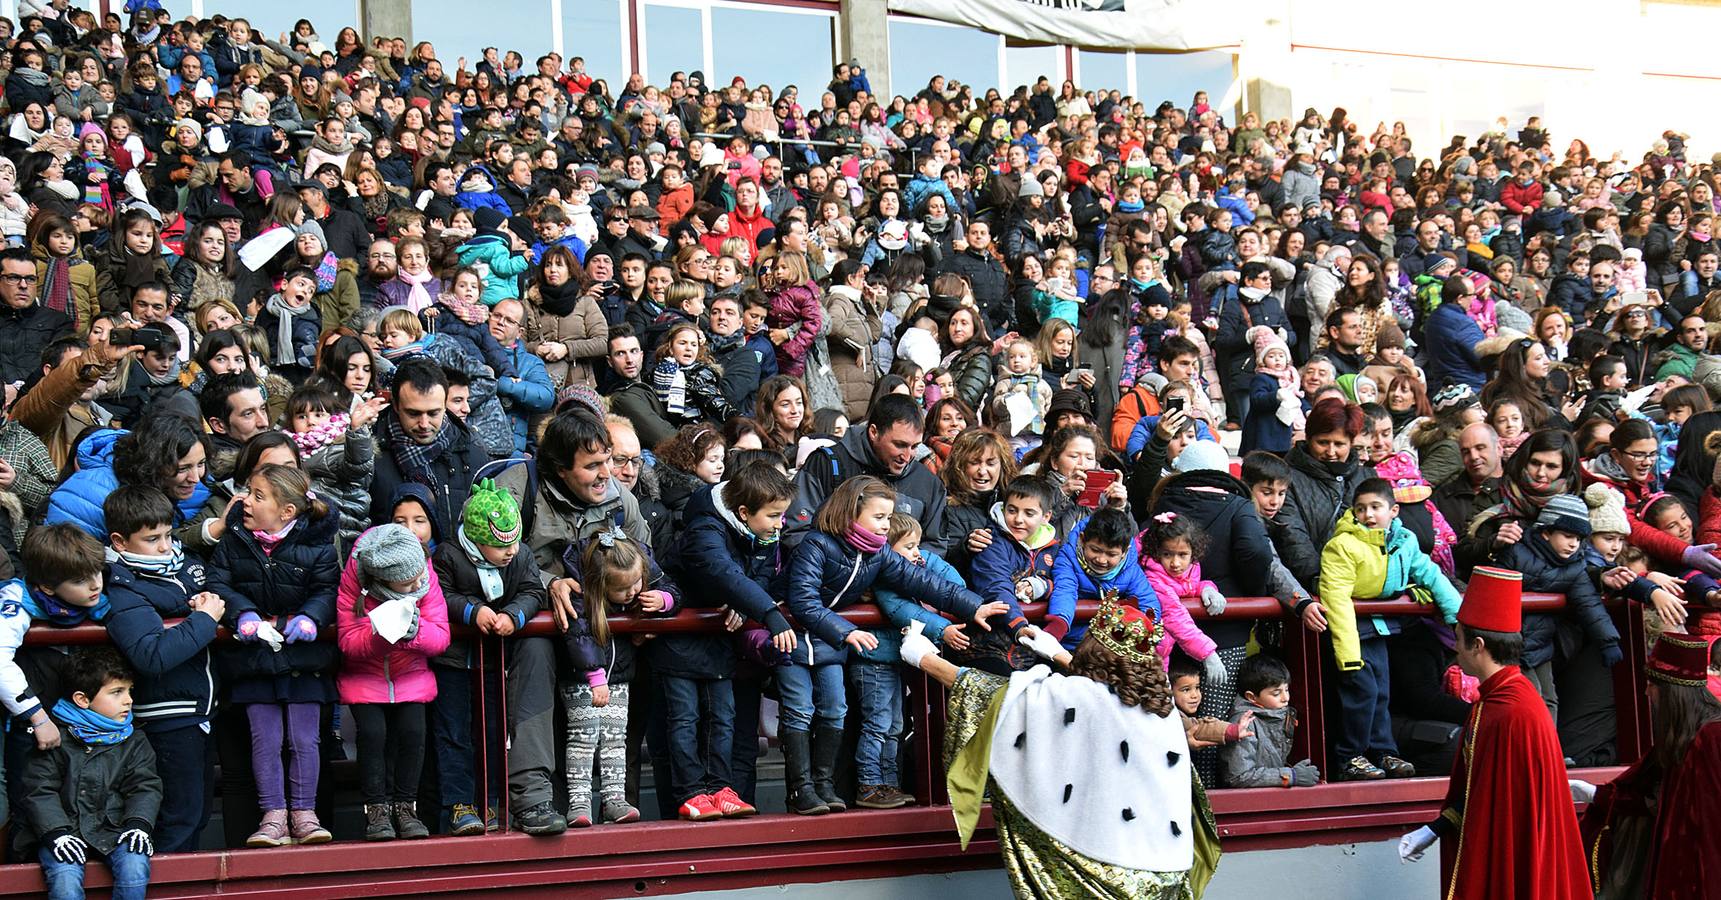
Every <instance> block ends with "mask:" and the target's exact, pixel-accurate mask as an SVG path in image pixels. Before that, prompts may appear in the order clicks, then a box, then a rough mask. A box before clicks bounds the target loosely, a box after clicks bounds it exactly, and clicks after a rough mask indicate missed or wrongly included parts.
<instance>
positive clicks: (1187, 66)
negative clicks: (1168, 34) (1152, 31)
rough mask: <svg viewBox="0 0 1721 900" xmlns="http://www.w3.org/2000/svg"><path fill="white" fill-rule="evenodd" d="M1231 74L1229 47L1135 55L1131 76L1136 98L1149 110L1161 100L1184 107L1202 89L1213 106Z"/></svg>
mask: <svg viewBox="0 0 1721 900" xmlns="http://www.w3.org/2000/svg"><path fill="white" fill-rule="evenodd" d="M1233 77H1234V76H1233V74H1232V57H1231V51H1229V50H1202V51H1198V52H1196V53H1137V54H1136V55H1135V78H1136V83H1137V84H1138V85H1140V86H1141V93H1140V95H1139V99H1140V100H1141V102H1142V103H1144V104H1146V105H1147V108H1148V110H1149V111H1152V110H1153V108H1154V107H1155V106H1157V105H1158V104H1159V101H1161V100H1170V101H1171V102H1172V103H1173V104H1175V105H1176V106H1177V108H1179V109H1188V108H1189V105H1190V103H1191V102H1192V101H1193V100H1194V99H1195V92H1196V91H1206V92H1207V101H1208V102H1209V103H1212V104H1214V105H1215V106H1217V105H1218V104H1219V99H1220V98H1221V97H1224V96H1225V91H1226V90H1227V89H1228V88H1230V87H1231V81H1232V79H1233Z"/></svg>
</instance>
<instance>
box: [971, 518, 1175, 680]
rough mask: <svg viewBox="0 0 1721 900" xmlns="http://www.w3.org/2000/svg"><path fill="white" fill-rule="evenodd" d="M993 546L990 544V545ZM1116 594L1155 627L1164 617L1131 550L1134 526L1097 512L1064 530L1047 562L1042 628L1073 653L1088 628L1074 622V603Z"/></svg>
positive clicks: (1151, 587) (1158, 601)
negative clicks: (1047, 599)
mask: <svg viewBox="0 0 1721 900" xmlns="http://www.w3.org/2000/svg"><path fill="white" fill-rule="evenodd" d="M994 543H996V542H994ZM1109 591H1116V592H1117V594H1118V597H1119V600H1125V601H1127V600H1130V599H1133V600H1134V601H1135V604H1136V607H1137V608H1139V609H1140V610H1141V611H1142V612H1144V613H1147V614H1148V615H1151V616H1152V617H1153V621H1154V622H1155V623H1158V622H1159V621H1160V620H1161V619H1162V618H1163V616H1164V613H1163V612H1162V609H1161V607H1160V605H1159V603H1160V600H1159V595H1158V594H1156V593H1154V590H1153V585H1152V584H1150V583H1149V582H1148V580H1147V573H1146V572H1144V571H1143V570H1142V568H1141V562H1140V561H1139V558H1138V551H1137V550H1136V546H1135V523H1133V522H1131V521H1130V519H1129V514H1128V513H1126V512H1124V511H1123V510H1121V509H1109V508H1108V509H1101V510H1097V511H1095V512H1094V514H1093V515H1091V516H1089V517H1088V518H1087V519H1086V521H1084V522H1082V523H1081V524H1079V525H1077V526H1076V527H1075V528H1074V529H1072V530H1071V531H1070V536H1069V537H1068V538H1067V539H1065V540H1064V543H1063V546H1062V547H1061V548H1059V550H1058V558H1057V561H1056V562H1054V563H1053V564H1052V601H1051V606H1050V608H1048V609H1047V610H1046V624H1045V625H1044V626H1042V628H1043V630H1044V631H1045V632H1046V633H1047V634H1050V635H1051V636H1052V637H1055V638H1057V639H1058V641H1059V643H1062V644H1063V645H1064V648H1065V649H1066V650H1071V651H1073V650H1075V649H1076V645H1078V644H1080V643H1081V642H1082V637H1083V636H1084V635H1086V634H1087V632H1088V627H1087V625H1086V624H1085V623H1084V624H1077V623H1076V601H1078V600H1099V599H1100V598H1101V594H1103V593H1106V592H1109Z"/></svg>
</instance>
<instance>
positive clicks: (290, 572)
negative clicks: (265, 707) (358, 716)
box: [209, 505, 341, 703]
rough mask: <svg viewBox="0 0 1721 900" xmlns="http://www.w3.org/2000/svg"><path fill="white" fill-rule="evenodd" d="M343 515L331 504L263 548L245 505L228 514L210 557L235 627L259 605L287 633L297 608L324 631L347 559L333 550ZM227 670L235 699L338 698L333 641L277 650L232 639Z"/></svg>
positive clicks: (224, 652)
mask: <svg viewBox="0 0 1721 900" xmlns="http://www.w3.org/2000/svg"><path fill="white" fill-rule="evenodd" d="M340 528H341V517H340V516H339V515H336V514H335V513H334V512H333V511H330V513H329V514H328V515H326V516H324V517H322V518H321V519H312V518H311V517H310V514H309V513H304V514H301V515H300V516H299V519H298V524H297V525H295V526H293V530H292V531H290V532H288V533H287V536H286V537H285V538H283V539H282V540H281V543H279V544H277V545H275V550H274V552H272V553H264V552H263V547H262V545H260V544H258V543H257V538H255V537H253V536H252V534H251V529H249V528H246V527H245V508H244V506H243V505H237V506H234V507H233V509H232V510H230V511H229V512H228V514H227V531H226V533H225V534H223V535H222V536H221V542H220V543H218V544H216V545H215V553H214V554H213V555H212V556H211V557H210V559H209V589H210V590H212V591H214V592H215V593H217V594H220V595H221V598H222V599H223V600H226V601H227V622H226V624H227V625H228V627H230V628H237V627H238V621H239V617H240V616H241V615H243V614H245V613H248V612H253V613H256V614H257V615H259V616H261V617H262V618H263V620H264V621H265V622H269V623H271V624H273V625H274V626H275V628H276V629H277V630H278V631H281V632H282V633H285V632H286V630H287V622H288V621H289V620H291V619H292V618H293V617H294V616H299V615H302V616H306V617H308V618H309V619H310V620H311V621H313V622H315V623H317V629H318V631H326V630H328V629H331V628H334V627H335V592H336V590H337V588H338V587H339V586H340V579H341V561H340V558H339V557H337V556H336V555H335V535H336V534H337V533H338V532H339V531H340ZM218 659H219V662H220V663H221V666H222V670H221V671H222V675H223V677H225V678H228V679H230V684H231V685H232V700H233V702H234V703H275V702H283V703H333V702H334V701H335V682H334V670H335V666H336V664H337V663H338V662H339V653H338V651H337V650H336V648H335V642H334V641H298V642H296V643H292V644H283V645H282V646H281V650H280V652H279V653H277V652H275V651H273V650H271V649H270V648H269V645H268V644H266V643H264V642H262V641H256V642H254V643H240V642H234V643H233V644H232V645H229V646H223V647H222V648H221V651H220V654H219V656H218Z"/></svg>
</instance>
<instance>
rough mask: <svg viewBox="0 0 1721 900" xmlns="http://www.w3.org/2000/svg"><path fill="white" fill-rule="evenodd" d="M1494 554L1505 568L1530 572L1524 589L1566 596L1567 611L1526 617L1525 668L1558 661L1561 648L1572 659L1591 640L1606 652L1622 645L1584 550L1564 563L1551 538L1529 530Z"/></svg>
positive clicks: (1580, 549)
mask: <svg viewBox="0 0 1721 900" xmlns="http://www.w3.org/2000/svg"><path fill="white" fill-rule="evenodd" d="M1494 556H1495V559H1497V560H1498V561H1499V564H1500V565H1501V566H1503V567H1505V568H1508V569H1512V570H1514V571H1518V572H1522V573H1524V590H1526V591H1535V592H1537V593H1545V594H1565V595H1566V609H1565V612H1563V613H1531V614H1529V615H1526V616H1524V665H1525V666H1539V665H1541V664H1542V663H1545V662H1548V661H1550V660H1552V659H1553V658H1554V651H1555V650H1556V649H1557V650H1559V651H1560V655H1561V656H1562V657H1564V658H1566V659H1570V658H1571V657H1572V656H1574V655H1576V654H1577V651H1578V649H1579V648H1580V647H1582V646H1583V645H1584V643H1585V642H1586V640H1593V641H1595V642H1596V644H1597V646H1599V647H1601V648H1602V650H1603V651H1604V652H1605V651H1606V650H1607V649H1608V648H1610V647H1612V648H1615V649H1617V648H1618V647H1619V631H1618V630H1617V629H1615V628H1614V625H1613V619H1612V618H1610V617H1609V616H1608V614H1607V610H1606V609H1604V608H1603V607H1602V599H1601V594H1600V593H1599V592H1597V591H1596V587H1595V582H1593V581H1591V580H1590V577H1589V571H1588V564H1587V562H1586V560H1585V558H1584V550H1583V548H1581V547H1580V548H1579V550H1578V552H1577V553H1574V554H1572V558H1571V559H1569V560H1563V561H1562V560H1559V559H1556V558H1555V557H1554V551H1553V548H1552V547H1551V546H1549V545H1548V540H1547V538H1546V537H1544V536H1543V535H1542V534H1541V533H1539V532H1532V531H1530V530H1529V529H1525V534H1524V537H1523V539H1522V540H1520V541H1517V542H1515V543H1512V544H1508V545H1507V546H1505V547H1503V548H1501V549H1500V551H1499V552H1497V553H1496V554H1494Z"/></svg>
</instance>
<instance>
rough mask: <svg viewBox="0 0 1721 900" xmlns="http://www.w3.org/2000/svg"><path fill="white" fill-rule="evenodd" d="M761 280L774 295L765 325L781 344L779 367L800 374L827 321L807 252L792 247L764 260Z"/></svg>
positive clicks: (771, 296)
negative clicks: (765, 267) (766, 260)
mask: <svg viewBox="0 0 1721 900" xmlns="http://www.w3.org/2000/svg"><path fill="white" fill-rule="evenodd" d="M767 265H768V266H770V268H769V269H766V270H764V271H761V272H760V275H759V281H760V284H761V286H763V287H764V288H765V295H766V296H767V297H769V298H770V299H771V311H770V312H768V313H766V314H765V326H766V327H767V328H769V329H771V331H770V336H771V343H773V344H776V345H777V371H779V372H781V373H783V374H784V375H793V376H795V377H796V378H799V377H801V374H802V373H803V372H805V371H806V370H807V351H808V350H810V349H812V346H813V339H814V338H816V337H818V334H819V329H820V328H821V327H823V326H824V324H825V311H824V307H822V306H820V305H819V298H820V297H821V296H822V295H821V294H820V292H819V286H818V284H817V283H816V282H814V281H813V276H812V273H811V272H810V271H809V270H808V267H807V257H806V254H803V253H798V252H796V251H793V250H790V251H788V252H785V253H779V254H777V255H776V256H775V257H773V258H772V259H771V261H770V262H769V263H761V268H762V269H763V268H764V266H767Z"/></svg>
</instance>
